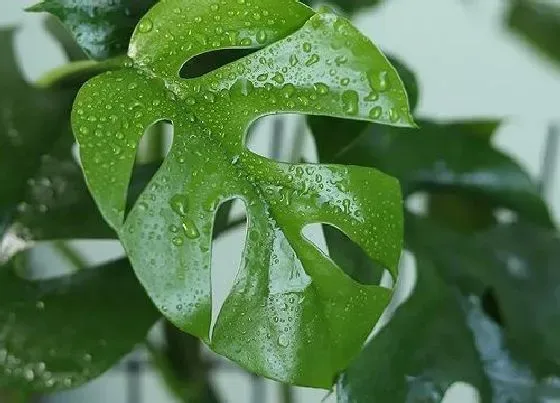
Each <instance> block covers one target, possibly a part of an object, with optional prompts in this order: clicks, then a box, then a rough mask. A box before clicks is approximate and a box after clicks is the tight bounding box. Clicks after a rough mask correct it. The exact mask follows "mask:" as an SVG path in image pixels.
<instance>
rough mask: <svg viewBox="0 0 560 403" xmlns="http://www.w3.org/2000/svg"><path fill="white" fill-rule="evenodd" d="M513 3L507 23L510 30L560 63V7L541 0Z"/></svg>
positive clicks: (519, 0) (524, 0) (514, 1)
mask: <svg viewBox="0 0 560 403" xmlns="http://www.w3.org/2000/svg"><path fill="white" fill-rule="evenodd" d="M511 3H512V4H511V8H510V11H509V14H508V21H507V22H508V25H509V27H510V29H511V30H513V31H514V32H515V33H517V34H518V35H520V36H521V37H523V38H524V39H525V40H527V41H528V42H529V43H530V44H532V45H533V46H535V47H536V48H537V49H538V50H540V51H541V52H542V53H543V54H544V55H546V56H548V57H549V58H550V59H551V60H553V61H555V62H556V63H560V44H559V43H558V38H560V6H558V5H557V4H553V3H552V2H548V3H547V2H544V1H541V0H513V1H512V2H511Z"/></svg>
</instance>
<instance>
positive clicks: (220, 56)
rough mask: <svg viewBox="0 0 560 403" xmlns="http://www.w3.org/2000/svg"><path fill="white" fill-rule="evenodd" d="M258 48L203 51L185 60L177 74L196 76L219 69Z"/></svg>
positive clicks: (188, 76) (189, 76) (184, 76)
mask: <svg viewBox="0 0 560 403" xmlns="http://www.w3.org/2000/svg"><path fill="white" fill-rule="evenodd" d="M257 50H259V49H242V48H235V49H218V50H213V51H211V52H205V53H201V54H198V55H196V56H194V57H193V58H191V59H189V60H187V61H186V62H185V63H184V64H183V66H182V67H181V70H180V71H179V76H180V77H181V78H186V79H189V78H197V77H201V76H203V75H205V74H208V73H210V72H212V71H214V70H216V69H219V68H220V67H222V66H225V65H226V64H229V63H233V62H235V61H236V60H239V59H242V58H244V57H245V56H248V55H250V54H252V53H255V52H256V51H257Z"/></svg>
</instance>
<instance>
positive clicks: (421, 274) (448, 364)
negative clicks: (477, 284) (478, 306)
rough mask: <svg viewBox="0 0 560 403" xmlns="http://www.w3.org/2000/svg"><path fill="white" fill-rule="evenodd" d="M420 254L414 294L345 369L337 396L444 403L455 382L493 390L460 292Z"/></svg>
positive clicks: (483, 391) (342, 398)
mask: <svg viewBox="0 0 560 403" xmlns="http://www.w3.org/2000/svg"><path fill="white" fill-rule="evenodd" d="M416 259H417V272H418V275H417V282H416V285H415V288H414V291H413V294H412V296H411V297H410V299H409V300H407V301H406V302H405V303H404V305H402V306H401V307H399V308H398V309H397V311H396V312H395V314H394V316H393V318H392V319H391V320H390V322H389V323H388V324H387V325H386V326H385V327H384V328H383V329H381V330H380V332H379V333H378V334H377V335H376V336H374V338H373V339H372V340H371V341H370V342H369V343H368V344H367V345H366V346H365V348H364V350H363V351H362V353H361V354H360V356H359V357H358V358H357V359H356V360H355V361H354V362H353V363H352V365H351V366H350V367H349V368H348V370H346V372H345V373H344V374H343V375H342V377H341V378H340V380H339V384H338V388H337V398H338V402H344V403H346V402H348V403H350V402H372V403H373V402H394V403H400V402H403V403H404V402H434V403H439V402H440V401H441V400H442V398H443V395H444V394H445V391H446V390H447V389H448V388H449V387H450V386H451V385H452V384H453V383H454V382H467V383H470V384H472V385H473V386H475V387H476V388H478V389H479V391H481V394H482V395H483V396H484V397H487V396H488V395H489V394H490V385H489V383H488V380H487V379H486V377H485V373H484V369H483V365H482V362H481V360H480V358H479V357H478V352H477V350H476V346H475V343H474V339H473V335H472V334H471V332H470V329H469V327H468V325H467V323H466V321H465V317H464V313H463V310H462V308H461V304H460V300H459V298H460V297H459V295H457V294H456V292H455V291H454V290H453V288H451V287H449V285H448V284H446V283H445V282H443V281H442V280H441V278H440V277H439V276H438V272H437V270H436V269H435V267H434V264H433V263H432V261H431V259H430V257H429V256H427V257H426V258H424V257H423V256H417V257H416ZM380 368H383V370H380ZM483 401H488V400H487V399H484V400H483Z"/></svg>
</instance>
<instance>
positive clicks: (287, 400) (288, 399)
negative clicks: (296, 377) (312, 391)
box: [280, 383, 294, 403]
mask: <svg viewBox="0 0 560 403" xmlns="http://www.w3.org/2000/svg"><path fill="white" fill-rule="evenodd" d="M293 392H294V390H293V388H292V386H291V385H288V384H287V383H283V384H280V402H281V403H294V393H293Z"/></svg>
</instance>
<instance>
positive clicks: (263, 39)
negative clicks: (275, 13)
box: [257, 31, 267, 44]
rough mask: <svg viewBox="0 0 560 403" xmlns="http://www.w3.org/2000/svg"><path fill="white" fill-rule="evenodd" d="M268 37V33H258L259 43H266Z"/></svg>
mask: <svg viewBox="0 0 560 403" xmlns="http://www.w3.org/2000/svg"><path fill="white" fill-rule="evenodd" d="M266 39H267V35H266V31H259V32H257V42H258V43H260V44H263V43H266Z"/></svg>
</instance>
